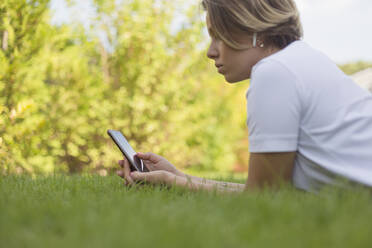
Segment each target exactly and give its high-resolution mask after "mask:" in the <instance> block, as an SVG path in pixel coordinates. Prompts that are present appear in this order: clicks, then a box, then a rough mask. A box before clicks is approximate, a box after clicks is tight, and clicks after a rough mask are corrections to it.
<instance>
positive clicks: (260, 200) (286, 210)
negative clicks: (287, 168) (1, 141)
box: [0, 176, 372, 248]
mask: <svg viewBox="0 0 372 248" xmlns="http://www.w3.org/2000/svg"><path fill="white" fill-rule="evenodd" d="M371 220H372V197H371V194H370V193H369V192H367V191H366V190H349V191H341V190H334V189H328V190H325V191H323V192H321V193H320V194H318V195H315V194H310V193H303V192H300V191H297V190H294V189H288V188H287V189H282V190H280V191H278V192H276V193H275V192H269V191H266V192H261V193H258V192H255V193H243V194H237V195H218V194H214V193H206V192H197V193H193V192H187V191H185V190H181V189H166V188H162V187H155V188H154V187H149V186H146V187H141V188H130V189H128V188H124V187H123V185H122V182H121V180H120V178H117V177H115V176H109V177H99V176H52V177H38V178H35V179H32V178H30V177H26V176H22V177H14V176H8V177H0V247H64V248H66V247H90V248H91V247H151V248H152V247H162V248H163V247H301V248H302V247H371V244H372V235H371V233H372V227H371Z"/></svg>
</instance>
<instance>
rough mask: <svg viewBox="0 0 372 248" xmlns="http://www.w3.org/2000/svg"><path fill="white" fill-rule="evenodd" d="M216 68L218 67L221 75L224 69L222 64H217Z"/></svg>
mask: <svg viewBox="0 0 372 248" xmlns="http://www.w3.org/2000/svg"><path fill="white" fill-rule="evenodd" d="M215 66H216V67H217V70H218V72H219V73H222V67H223V65H221V64H215Z"/></svg>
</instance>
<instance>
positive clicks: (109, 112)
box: [0, 0, 372, 175]
mask: <svg viewBox="0 0 372 248" xmlns="http://www.w3.org/2000/svg"><path fill="white" fill-rule="evenodd" d="M297 3H298V6H299V9H300V11H301V18H302V21H303V24H304V29H305V38H304V39H305V41H307V42H308V43H310V45H312V46H314V47H316V48H318V49H319V50H321V51H323V52H325V53H326V54H328V55H329V56H330V57H331V58H332V59H333V60H334V61H335V62H336V63H337V64H339V66H340V68H341V69H343V70H344V71H345V72H346V73H347V74H353V73H356V72H358V71H360V70H363V69H365V68H368V67H371V66H372V63H371V61H372V49H371V47H370V44H372V33H371V32H370V31H369V27H370V26H371V24H372V20H371V16H370V13H372V2H371V1H369V0H358V1H356V0H342V1H341V0H324V1H320V0H312V1H310V0H298V1H297ZM199 4H200V1H180V0H175V1H168V0H94V1H93V0H80V1H78V0H70V1H64V0H2V1H1V2H0V20H1V21H0V44H1V47H0V173H1V174H13V173H15V174H20V173H28V174H48V173H98V174H100V175H107V174H109V173H111V172H112V171H113V170H115V169H116V167H117V160H118V159H120V158H121V156H122V155H121V154H120V152H119V150H118V149H117V148H116V147H115V146H114V144H113V143H112V141H111V140H110V139H109V137H108V136H107V134H106V131H107V129H118V130H121V131H122V132H123V133H124V135H125V136H126V137H127V139H128V140H129V142H130V143H131V145H132V146H133V147H134V149H135V150H137V151H142V152H148V151H151V152H154V153H158V154H160V155H162V156H164V157H166V158H167V159H168V160H169V161H171V162H172V163H173V164H174V165H175V166H177V167H178V168H180V169H183V170H186V171H190V172H195V173H197V172H200V173H203V172H206V173H207V172H216V173H221V174H222V173H245V174H246V172H247V168H248V158H249V152H248V147H249V144H248V130H247V128H246V101H245V92H246V90H247V89H248V87H249V81H245V82H241V83H238V84H234V85H230V84H227V83H226V82H225V81H224V78H223V77H222V76H220V75H219V74H218V73H216V70H215V68H214V66H213V62H211V61H208V59H207V57H206V56H205V53H206V49H207V46H208V43H209V38H208V36H207V32H206V30H205V24H204V18H205V13H203V10H202V8H201V7H200V5H199ZM314 73H316V72H314Z"/></svg>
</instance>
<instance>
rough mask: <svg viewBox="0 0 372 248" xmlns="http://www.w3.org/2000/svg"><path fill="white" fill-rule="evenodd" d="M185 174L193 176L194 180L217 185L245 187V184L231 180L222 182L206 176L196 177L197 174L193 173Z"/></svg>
mask: <svg viewBox="0 0 372 248" xmlns="http://www.w3.org/2000/svg"><path fill="white" fill-rule="evenodd" d="M184 176H185V177H186V178H187V177H189V178H191V180H192V181H194V182H199V183H206V184H212V185H213V184H216V185H219V186H221V187H228V188H239V187H243V188H244V184H240V183H231V182H221V181H216V180H211V179H205V178H200V177H196V176H191V175H186V174H184Z"/></svg>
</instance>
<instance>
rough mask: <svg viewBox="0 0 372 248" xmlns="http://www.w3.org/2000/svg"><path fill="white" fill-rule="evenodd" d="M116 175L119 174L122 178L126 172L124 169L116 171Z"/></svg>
mask: <svg viewBox="0 0 372 248" xmlns="http://www.w3.org/2000/svg"><path fill="white" fill-rule="evenodd" d="M116 175H118V176H119V177H121V178H124V172H123V171H122V170H118V171H116Z"/></svg>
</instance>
